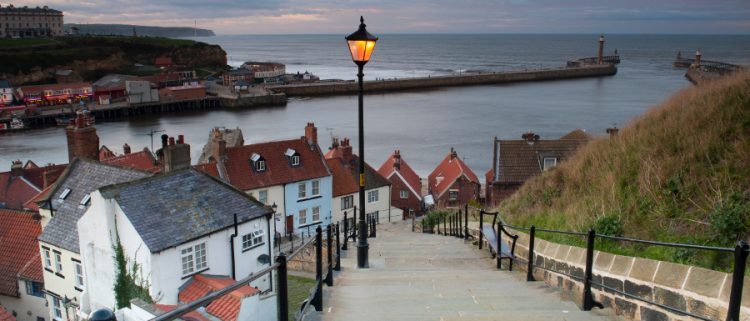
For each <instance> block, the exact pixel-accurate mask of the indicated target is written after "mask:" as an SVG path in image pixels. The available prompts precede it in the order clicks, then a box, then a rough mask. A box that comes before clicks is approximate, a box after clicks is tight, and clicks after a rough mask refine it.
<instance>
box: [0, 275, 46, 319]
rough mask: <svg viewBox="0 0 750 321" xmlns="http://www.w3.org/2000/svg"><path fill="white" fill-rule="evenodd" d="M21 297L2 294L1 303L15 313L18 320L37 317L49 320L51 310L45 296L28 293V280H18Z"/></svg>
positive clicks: (0, 296)
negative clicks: (48, 308)
mask: <svg viewBox="0 0 750 321" xmlns="http://www.w3.org/2000/svg"><path fill="white" fill-rule="evenodd" d="M18 294H19V297H17V298H16V297H11V296H5V295H0V305H1V306H3V308H5V310H7V311H8V312H10V313H12V314H15V316H16V320H18V321H36V319H37V317H39V318H44V319H45V320H49V310H47V307H46V306H45V303H46V302H47V301H46V300H45V299H44V298H40V297H37V296H33V295H29V294H27V293H26V282H25V281H23V280H18Z"/></svg>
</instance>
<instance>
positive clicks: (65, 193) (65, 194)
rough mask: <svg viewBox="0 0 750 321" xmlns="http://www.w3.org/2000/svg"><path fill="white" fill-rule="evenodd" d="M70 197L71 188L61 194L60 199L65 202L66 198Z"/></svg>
mask: <svg viewBox="0 0 750 321" xmlns="http://www.w3.org/2000/svg"><path fill="white" fill-rule="evenodd" d="M68 195H70V188H66V189H65V190H64V191H63V192H62V193H61V194H60V197H58V198H59V199H61V200H64V199H65V198H66V197H68Z"/></svg>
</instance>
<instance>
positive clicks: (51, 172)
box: [0, 160, 66, 210]
mask: <svg viewBox="0 0 750 321" xmlns="http://www.w3.org/2000/svg"><path fill="white" fill-rule="evenodd" d="M65 166H66V165H47V166H44V167H38V166H36V164H33V162H29V163H27V166H24V165H23V164H22V163H21V161H19V160H17V161H13V162H12V164H11V167H10V171H9V172H3V173H0V208H7V209H17V210H22V209H26V208H27V206H26V205H25V204H26V203H27V202H28V201H29V200H31V199H32V198H34V196H36V195H37V194H38V193H39V192H41V191H42V190H43V189H45V188H47V187H48V186H50V185H52V183H54V182H55V180H57V178H58V177H59V176H60V174H62V172H63V170H65Z"/></svg>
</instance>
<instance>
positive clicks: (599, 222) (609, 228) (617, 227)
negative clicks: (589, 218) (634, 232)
mask: <svg viewBox="0 0 750 321" xmlns="http://www.w3.org/2000/svg"><path fill="white" fill-rule="evenodd" d="M594 230H595V231H596V234H602V235H609V236H622V232H623V227H622V220H621V219H620V216H618V215H614V214H607V215H602V216H599V217H597V218H596V221H594Z"/></svg>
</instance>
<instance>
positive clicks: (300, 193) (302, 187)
mask: <svg viewBox="0 0 750 321" xmlns="http://www.w3.org/2000/svg"><path fill="white" fill-rule="evenodd" d="M297 189H298V190H297V198H305V197H307V185H306V184H305V183H304V182H302V183H299V184H298V185H297Z"/></svg>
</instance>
